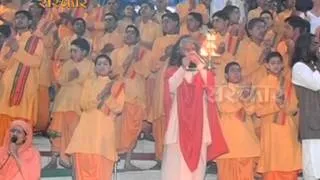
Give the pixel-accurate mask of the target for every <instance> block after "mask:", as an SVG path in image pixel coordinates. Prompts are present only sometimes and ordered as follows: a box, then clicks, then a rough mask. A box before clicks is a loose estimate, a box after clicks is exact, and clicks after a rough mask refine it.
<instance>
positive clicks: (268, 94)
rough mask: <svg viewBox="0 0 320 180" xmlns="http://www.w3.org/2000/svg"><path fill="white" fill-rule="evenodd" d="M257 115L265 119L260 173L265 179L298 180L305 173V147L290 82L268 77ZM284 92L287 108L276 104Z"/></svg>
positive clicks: (260, 92) (260, 93)
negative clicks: (278, 96)
mask: <svg viewBox="0 0 320 180" xmlns="http://www.w3.org/2000/svg"><path fill="white" fill-rule="evenodd" d="M257 87H258V91H257V107H256V114H257V116H258V117H260V118H261V121H262V123H261V140H260V141H261V157H260V160H259V165H258V172H260V173H263V175H264V179H267V180H269V179H272V180H274V179H283V178H281V176H283V177H286V176H287V177H291V178H287V179H297V175H298V171H299V170H300V169H301V166H302V162H301V144H300V143H299V141H298V124H297V122H296V121H295V118H293V116H294V115H295V114H296V112H297V104H298V101H297V98H296V94H295V89H294V87H293V85H292V84H291V80H290V79H286V78H284V80H283V81H282V80H280V79H279V78H277V77H276V76H274V75H271V74H270V75H268V76H267V77H265V78H263V79H262V80H261V82H260V83H259V84H258V86H257ZM280 88H281V89H283V90H284V96H285V104H284V107H283V108H280V107H279V106H278V105H277V104H276V102H275V96H276V95H277V93H278V92H279V89H280Z"/></svg>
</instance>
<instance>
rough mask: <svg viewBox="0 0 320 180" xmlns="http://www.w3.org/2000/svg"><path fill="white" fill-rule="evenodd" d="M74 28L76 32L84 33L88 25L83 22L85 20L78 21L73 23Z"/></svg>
mask: <svg viewBox="0 0 320 180" xmlns="http://www.w3.org/2000/svg"><path fill="white" fill-rule="evenodd" d="M73 30H74V32H75V33H76V34H83V33H84V32H85V31H86V25H85V24H84V23H83V21H80V20H78V21H76V22H74V24H73Z"/></svg>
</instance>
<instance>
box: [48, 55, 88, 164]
mask: <svg viewBox="0 0 320 180" xmlns="http://www.w3.org/2000/svg"><path fill="white" fill-rule="evenodd" d="M75 68H76V69H77V70H78V72H79V77H78V78H76V79H73V80H71V81H69V72H70V71H71V70H73V69H75ZM93 73H94V65H93V63H92V62H91V61H90V60H88V59H84V60H82V61H81V62H78V63H76V62H74V61H73V60H68V61H67V62H66V63H64V64H63V67H62V70H61V74H60V75H59V79H58V83H59V84H61V88H60V90H59V92H58V94H57V96H56V97H55V102H54V105H53V109H52V122H51V124H50V126H49V128H48V133H49V135H51V138H52V139H53V140H52V147H51V150H52V152H56V153H58V152H60V158H61V159H62V160H63V161H65V162H66V161H68V157H67V156H66V154H65V149H66V148H67V146H68V144H69V142H70V139H71V137H72V134H73V131H74V129H75V128H76V127H77V124H78V122H79V118H80V115H81V107H80V98H79V97H81V93H82V90H83V84H84V82H85V80H86V79H87V78H90V77H92V76H93Z"/></svg>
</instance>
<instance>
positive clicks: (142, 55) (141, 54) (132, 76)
mask: <svg viewBox="0 0 320 180" xmlns="http://www.w3.org/2000/svg"><path fill="white" fill-rule="evenodd" d="M144 55H145V51H144V50H141V51H140V54H139V58H138V60H137V61H140V60H141V59H142V58H143V57H144ZM136 75H137V72H136V71H135V70H133V71H132V73H131V75H130V78H131V79H133V78H135V77H136Z"/></svg>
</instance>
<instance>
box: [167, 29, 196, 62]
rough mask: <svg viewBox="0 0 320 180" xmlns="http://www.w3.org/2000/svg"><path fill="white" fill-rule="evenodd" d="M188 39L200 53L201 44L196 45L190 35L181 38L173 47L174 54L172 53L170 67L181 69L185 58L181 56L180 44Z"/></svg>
mask: <svg viewBox="0 0 320 180" xmlns="http://www.w3.org/2000/svg"><path fill="white" fill-rule="evenodd" d="M186 39H190V41H193V43H194V45H195V47H196V51H197V52H199V50H200V46H199V44H197V43H196V41H194V40H193V39H191V36H189V35H185V36H181V37H180V38H179V40H178V41H177V42H176V44H175V45H174V46H173V48H172V53H171V57H170V60H169V66H177V67H180V66H181V65H182V59H183V58H184V57H185V56H184V55H182V54H181V50H180V43H181V42H182V41H183V40H186Z"/></svg>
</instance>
